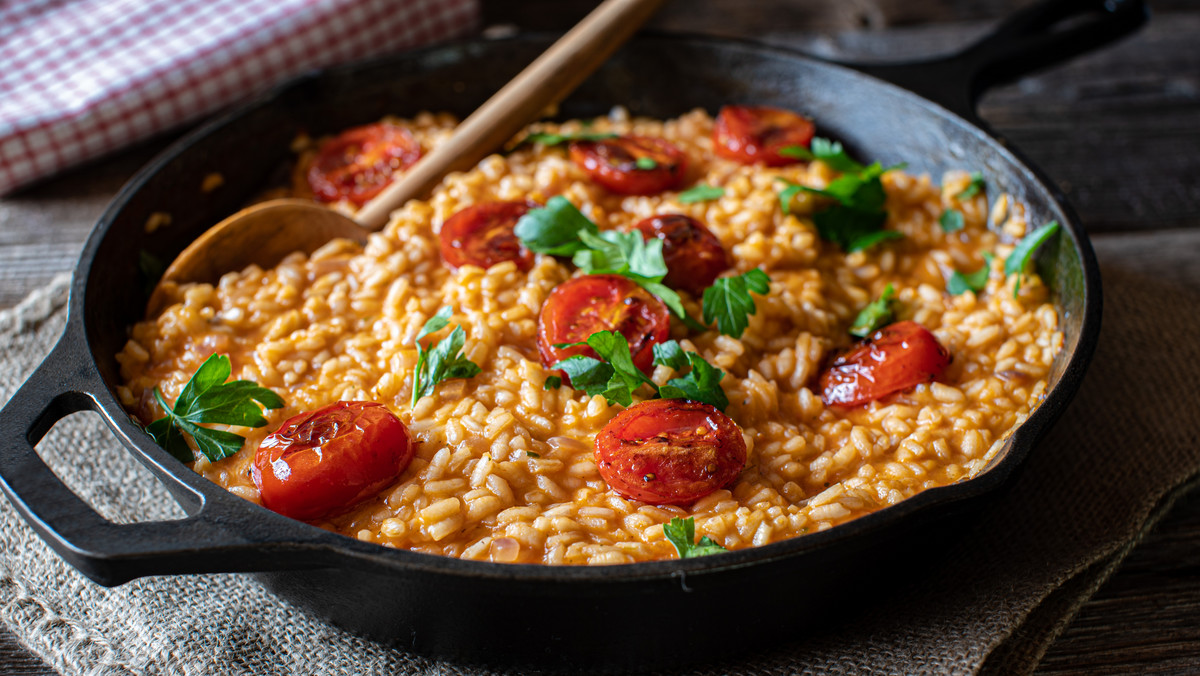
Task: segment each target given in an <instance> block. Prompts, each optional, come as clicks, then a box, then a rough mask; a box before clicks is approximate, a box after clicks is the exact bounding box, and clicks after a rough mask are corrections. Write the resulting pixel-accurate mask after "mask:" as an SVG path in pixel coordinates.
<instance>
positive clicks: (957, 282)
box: [946, 252, 996, 296]
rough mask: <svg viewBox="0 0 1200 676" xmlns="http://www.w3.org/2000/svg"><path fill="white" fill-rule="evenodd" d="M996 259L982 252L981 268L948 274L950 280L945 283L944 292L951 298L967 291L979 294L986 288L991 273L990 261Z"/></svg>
mask: <svg viewBox="0 0 1200 676" xmlns="http://www.w3.org/2000/svg"><path fill="white" fill-rule="evenodd" d="M994 258H996V257H995V256H993V255H992V254H991V253H988V252H984V254H983V261H984V262H983V267H981V268H979V269H978V270H976V271H975V272H970V273H967V274H965V275H964V274H963V273H961V272H959V271H958V270H955V271H954V272H952V273H950V279H949V281H947V282H946V291H948V292H949V293H950V294H951V295H953V296H961V295H962V294H964V293H966V292H968V291H974V292H975V293H979V292H980V291H983V289H984V288H985V287H986V286H987V281H988V276H989V275H990V274H991V272H992V260H993V259H994Z"/></svg>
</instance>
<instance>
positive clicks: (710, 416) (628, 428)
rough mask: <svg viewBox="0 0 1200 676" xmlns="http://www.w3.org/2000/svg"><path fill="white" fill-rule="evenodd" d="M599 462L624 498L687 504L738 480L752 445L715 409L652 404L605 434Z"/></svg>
mask: <svg viewBox="0 0 1200 676" xmlns="http://www.w3.org/2000/svg"><path fill="white" fill-rule="evenodd" d="M595 458H596V465H597V467H599V469H600V476H602V477H604V480H605V481H606V482H608V486H609V488H612V489H613V490H614V491H616V492H618V493H620V494H621V495H623V496H625V497H627V498H629V499H631V500H641V501H642V502H648V503H650V504H652V505H682V504H687V503H689V502H694V501H696V500H698V499H700V498H702V497H704V496H706V495H708V494H709V493H712V492H713V491H715V490H717V489H718V488H721V487H722V486H726V485H728V484H729V483H730V482H732V481H733V480H734V479H736V478H737V476H738V474H740V473H741V471H742V468H743V467H744V466H745V465H746V441H745V440H744V439H743V438H742V430H741V428H739V427H738V426H737V423H735V422H733V420H731V419H730V418H729V416H727V415H725V414H724V413H722V412H720V411H719V410H717V408H716V407H715V406H712V405H711V404H702V403H700V402H698V401H687V400H684V399H651V400H649V401H643V402H641V403H640V404H634V405H633V406H630V407H629V408H627V409H625V410H624V411H621V412H620V413H618V414H617V415H616V417H614V418H613V419H612V420H610V421H609V422H608V424H607V425H605V426H604V429H602V430H600V434H598V435H597V436H596V451H595Z"/></svg>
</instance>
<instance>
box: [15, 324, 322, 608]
mask: <svg viewBox="0 0 1200 676" xmlns="http://www.w3.org/2000/svg"><path fill="white" fill-rule="evenodd" d="M84 344H85V343H84V341H83V337H82V335H72V331H71V329H68V331H67V333H66V334H65V335H64V336H63V337H62V338H60V339H59V342H58V344H57V345H56V346H55V348H54V350H53V351H52V352H51V353H50V355H49V356H48V357H46V359H45V361H43V362H42V364H41V366H39V367H38V369H37V370H36V371H34V373H33V375H31V376H30V377H29V379H28V380H27V381H26V382H25V384H24V385H22V386H21V388H20V389H19V390H17V392H16V394H14V395H13V397H12V399H10V400H9V401H8V402H7V403H6V404H5V405H4V408H3V409H0V489H3V491H4V493H5V494H6V495H7V496H8V498H9V500H11V501H12V503H13V505H14V506H15V507H16V509H17V511H18V512H19V513H20V514H21V516H22V517H24V518H25V520H26V521H28V522H29V524H30V525H31V526H32V527H33V528H34V530H35V531H36V532H37V533H38V535H40V536H41V537H42V539H43V540H45V541H46V543H47V544H49V545H50V547H51V548H52V549H54V551H55V552H57V553H58V555H59V556H61V557H62V558H63V559H64V560H66V561H67V562H68V563H70V564H71V565H72V566H74V567H75V568H77V569H78V570H79V571H80V572H82V573H83V574H84V575H86V576H88V577H89V578H91V579H92V580H93V581H94V582H97V583H99V584H101V585H104V586H110V587H111V586H116V585H118V584H122V583H124V582H128V581H129V580H132V579H134V578H138V577H142V576H145V575H159V574H177V573H208V572H246V571H259V570H278V569H281V568H289V567H295V566H296V565H298V562H299V561H301V560H303V559H307V560H308V561H310V562H314V560H316V561H319V560H320V559H321V556H319V555H317V556H313V555H312V551H313V549H312V548H311V547H306V546H305V545H304V544H303V538H302V537H301V538H297V540H298V542H296V543H294V544H285V543H282V542H279V541H278V540H279V539H280V538H281V537H284V538H286V537H288V535H289V533H288V532H287V531H290V530H291V529H289V528H288V527H287V526H288V524H287V521H286V520H284V523H283V524H282V525H283V527H282V528H279V529H278V531H275V530H272V531H270V532H263V530H262V529H257V530H256V529H255V528H246V527H245V525H244V524H241V523H239V522H238V520H237V519H236V518H235V517H234V516H233V515H232V514H230V513H229V510H226V509H223V508H222V507H221V506H220V505H218V504H215V503H216V502H217V501H208V500H206V499H205V496H204V495H203V494H202V493H201V492H199V491H197V490H196V489H195V488H193V487H191V486H189V485H187V483H185V482H184V481H183V480H182V479H180V478H179V477H177V476H175V475H174V474H172V473H171V472H169V471H167V470H166V469H165V468H163V467H161V466H154V464H153V463H154V462H155V461H154V460H151V461H150V463H149V464H148V465H147V466H148V468H149V469H150V470H151V471H152V472H153V473H154V474H155V475H156V476H157V477H158V478H159V480H161V481H163V483H164V484H165V485H166V486H167V488H168V489H169V490H170V491H171V492H172V493H173V494H175V495H176V496H177V497H178V498H179V499H180V502H181V503H183V504H184V505H185V506H187V507H189V508H190V509H189V510H188V511H189V512H190V514H189V516H187V517H186V518H183V519H178V520H170V521H152V522H143V523H128V524H119V523H113V522H111V521H108V520H107V519H105V518H104V517H102V516H101V515H100V514H98V513H96V511H95V510H93V509H92V508H91V507H90V506H89V505H88V504H87V503H85V502H84V501H83V500H82V499H80V498H79V496H77V495H76V494H75V493H73V492H72V491H71V490H70V489H69V488H68V487H67V486H66V485H65V484H63V482H62V480H60V479H59V478H58V477H57V476H56V475H55V474H54V472H53V471H51V469H50V468H49V467H48V466H47V465H46V464H45V462H43V461H42V459H41V458H40V457H39V456H38V454H37V452H36V451H35V450H34V446H35V445H36V444H37V443H38V442H39V441H40V440H41V439H42V438H43V437H44V436H45V435H46V433H47V432H49V430H50V428H51V427H53V426H54V424H55V423H56V422H58V421H59V420H61V419H62V418H64V417H66V416H67V415H70V414H71V413H75V412H77V411H86V410H92V411H96V412H98V413H100V414H101V415H102V416H104V417H105V421H106V422H107V423H108V424H109V426H110V427H113V428H114V430H115V426H114V424H113V421H112V420H111V419H110V418H108V417H107V415H106V414H105V412H104V411H103V410H102V409H101V407H100V405H99V403H98V402H97V400H96V398H95V396H94V395H93V394H92V392H95V391H96V387H98V386H99V383H100V380H99V374H98V373H96V372H95V370H94V365H92V364H90V362H89V360H87V359H86V358H84V357H82V356H81V355H82V353H83V352H84V351H85V350H84V348H82V347H79V346H81V345H84ZM163 454H164V456H166V452H165V451H164V452H163ZM164 459H165V460H166V461H168V462H169V458H164ZM177 471H191V470H187V469H186V468H185V469H182V470H177ZM277 525H278V524H277ZM290 535H291V537H293V538H295V535H296V534H295V532H294V531H293V532H291V533H290ZM300 550H306V551H308V552H309V554H308V555H307V556H306V557H298V556H294V554H295V553H298V552H299V551H300ZM305 567H310V566H307V565H306V566H305Z"/></svg>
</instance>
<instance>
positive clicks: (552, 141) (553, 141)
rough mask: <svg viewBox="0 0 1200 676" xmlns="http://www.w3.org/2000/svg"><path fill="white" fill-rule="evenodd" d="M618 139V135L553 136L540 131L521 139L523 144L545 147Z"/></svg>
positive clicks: (585, 133)
mask: <svg viewBox="0 0 1200 676" xmlns="http://www.w3.org/2000/svg"><path fill="white" fill-rule="evenodd" d="M616 137H617V135H616V134H612V133H607V132H594V131H580V132H575V133H574V134H551V133H547V132H541V131H539V132H534V133H532V134H530V135H528V136H526V137H525V138H523V139H521V143H539V144H541V145H544V146H556V145H561V144H563V143H570V142H572V141H603V140H604V139H609V138H616Z"/></svg>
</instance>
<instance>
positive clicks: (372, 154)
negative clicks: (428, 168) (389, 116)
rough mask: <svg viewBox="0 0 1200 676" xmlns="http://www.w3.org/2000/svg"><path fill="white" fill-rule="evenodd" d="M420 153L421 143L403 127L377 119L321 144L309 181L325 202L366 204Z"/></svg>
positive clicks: (310, 168) (319, 197)
mask: <svg viewBox="0 0 1200 676" xmlns="http://www.w3.org/2000/svg"><path fill="white" fill-rule="evenodd" d="M420 157H421V146H420V145H418V144H417V141H416V139H414V138H413V135H412V134H411V133H409V131H408V130H407V129H405V128H404V127H401V126H398V125H394V124H389V123H387V122H377V123H375V124H368V125H365V126H362V127H355V128H353V129H347V130H346V131H344V132H342V133H341V134H339V135H337V136H336V137H335V138H332V139H330V140H328V141H326V142H325V143H323V144H321V148H320V150H318V151H317V156H316V158H314V159H313V162H312V165H311V166H309V168H308V185H309V186H310V187H311V188H312V191H313V195H314V196H316V198H317V199H319V200H321V201H323V202H336V201H338V200H343V199H346V200H350V201H351V202H353V203H355V204H359V205H362V204H366V203H367V201H368V200H370V199H371V198H372V197H374V196H376V195H378V194H379V191H381V190H383V189H384V188H385V187H387V184H388V183H391V181H392V176H393V175H394V174H396V173H398V172H401V171H404V170H405V169H407V168H408V167H409V166H410V165H411V164H412V163H414V162H416V161H417V160H418V159H420Z"/></svg>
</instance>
